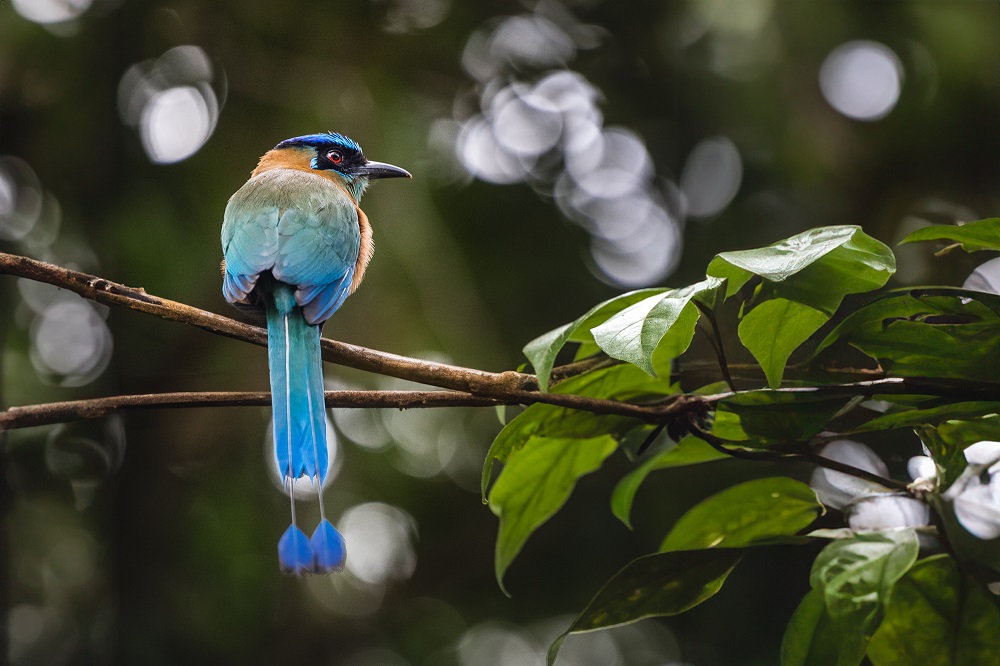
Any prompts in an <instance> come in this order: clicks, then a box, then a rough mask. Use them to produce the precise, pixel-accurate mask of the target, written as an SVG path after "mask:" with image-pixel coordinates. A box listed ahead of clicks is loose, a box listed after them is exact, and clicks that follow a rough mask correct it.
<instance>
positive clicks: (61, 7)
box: [11, 0, 94, 25]
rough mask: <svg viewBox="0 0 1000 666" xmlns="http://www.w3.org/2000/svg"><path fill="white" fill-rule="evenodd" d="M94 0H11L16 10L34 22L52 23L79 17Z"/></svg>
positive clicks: (64, 21)
mask: <svg viewBox="0 0 1000 666" xmlns="http://www.w3.org/2000/svg"><path fill="white" fill-rule="evenodd" d="M93 1H94V0H11V5H13V7H14V11H16V12H17V13H18V14H20V15H21V16H23V17H24V18H26V19H28V20H29V21H32V22H34V23H41V24H43V25H52V24H59V23H66V22H68V21H72V20H74V19H77V18H79V17H80V16H81V15H82V14H83V13H84V12H85V11H87V10H88V9H89V8H90V5H91V4H93Z"/></svg>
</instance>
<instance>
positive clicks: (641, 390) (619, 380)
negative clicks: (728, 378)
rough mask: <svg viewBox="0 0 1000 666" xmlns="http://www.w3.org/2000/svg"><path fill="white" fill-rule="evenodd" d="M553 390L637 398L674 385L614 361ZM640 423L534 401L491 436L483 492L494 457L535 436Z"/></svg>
mask: <svg viewBox="0 0 1000 666" xmlns="http://www.w3.org/2000/svg"><path fill="white" fill-rule="evenodd" d="M553 392H554V393H571V394H575V395H582V396H590V397H600V398H612V399H615V400H633V399H636V398H642V397H648V396H658V395H669V394H671V393H674V392H675V390H674V387H673V386H671V385H670V384H668V383H667V382H665V381H662V380H660V379H656V378H654V377H650V376H649V375H648V374H646V373H645V372H643V371H642V370H640V369H639V368H636V367H635V366H632V365H616V366H612V367H609V368H602V369H600V370H596V371H594V372H589V373H587V374H584V375H580V376H578V377H572V378H570V379H567V380H566V381H563V382H560V383H559V385H558V386H556V387H555V389H554V391H553ZM637 426H639V423H638V422H637V421H636V420H635V419H631V418H628V417H624V416H613V415H607V414H591V413H590V412H585V411H581V410H579V409H569V408H565V407H556V406H554V405H546V404H541V403H538V404H534V405H531V406H530V407H528V408H527V409H526V410H524V411H523V412H521V413H520V414H518V415H517V416H516V417H515V418H514V419H512V420H511V421H510V422H509V423H508V424H507V425H506V426H505V427H504V428H503V430H501V431H500V434H498V435H497V437H496V439H495V440H493V445H492V446H491V447H490V450H489V453H488V454H487V455H486V461H485V463H484V464H483V475H482V495H483V499H484V501H485V498H486V488H487V486H488V485H489V482H490V478H491V476H492V472H493V461H494V460H498V461H500V462H505V461H506V460H507V457H508V456H509V455H510V454H511V452H513V451H516V450H518V449H520V448H521V447H522V446H524V444H525V443H526V442H527V441H528V440H529V439H530V438H531V437H534V436H546V437H568V438H578V439H587V438H590V437H594V436H595V435H598V434H602V433H608V434H612V435H615V436H622V435H624V434H625V433H626V432H628V431H629V430H631V429H633V428H635V427H637Z"/></svg>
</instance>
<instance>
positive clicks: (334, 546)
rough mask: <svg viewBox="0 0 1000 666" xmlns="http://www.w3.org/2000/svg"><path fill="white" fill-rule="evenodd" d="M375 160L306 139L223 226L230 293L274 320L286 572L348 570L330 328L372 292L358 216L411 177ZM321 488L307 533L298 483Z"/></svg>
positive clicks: (259, 178) (285, 145) (329, 141)
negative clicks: (329, 390) (339, 523)
mask: <svg viewBox="0 0 1000 666" xmlns="http://www.w3.org/2000/svg"><path fill="white" fill-rule="evenodd" d="M411 177H412V176H411V175H410V173H409V172H408V171H406V170H405V169H402V168H400V167H397V166H393V165H392V164H386V163H383V162H375V161H372V160H369V159H367V158H366V157H365V155H364V153H363V152H362V150H361V146H359V145H358V143H357V142H356V141H354V140H353V139H350V138H348V137H346V136H344V135H342V134H337V133H334V132H324V133H318V134H307V135H304V136H298V137H294V138H291V139H286V140H284V141H281V142H280V143H278V144H277V145H276V146H275V147H274V148H273V149H271V150H269V151H267V152H266V153H264V155H263V156H262V157H261V158H260V161H259V162H258V164H257V167H256V168H255V169H254V170H253V172H252V173H251V174H250V179H249V180H248V181H247V182H246V183H245V184H244V185H243V186H242V187H240V188H239V189H238V190H237V191H236V192H235V193H234V194H233V195H232V197H230V199H229V202H228V203H227V204H226V210H225V214H224V215H223V222H222V253H223V261H222V274H223V278H222V293H223V296H224V297H225V299H226V300H227V301H228V302H229V303H232V304H234V305H236V306H237V307H241V308H249V309H251V310H255V311H257V312H260V311H261V310H263V312H264V314H265V315H266V319H267V350H268V353H267V355H268V367H269V374H270V383H271V404H272V423H273V425H272V434H273V440H274V454H275V458H276V460H277V463H278V470H279V473H280V475H281V478H282V485H283V488H284V490H285V492H286V493H287V494H288V495H289V498H290V500H291V524H290V525H289V527H288V529H286V530H285V532H284V533H283V534H282V536H281V538H280V539H279V541H278V564H279V568H280V569H281V571H282V572H284V573H288V574H294V575H300V574H302V573H320V574H322V573H329V572H333V571H339V570H342V569H343V568H344V564H345V561H346V556H347V552H346V545H345V543H344V539H343V536H342V535H341V534H340V532H338V531H337V529H336V528H335V527H334V526H333V524H332V523H331V522H330V521H329V520H328V519H327V517H326V512H325V508H324V506H323V485H324V481H325V480H326V477H327V474H328V473H329V465H330V461H329V454H328V450H327V446H326V413H325V404H324V399H323V368H322V360H321V357H320V329H321V328H322V326H323V324H324V323H325V322H326V320H327V319H329V318H330V317H331V316H332V315H333V313H334V312H336V311H337V309H338V308H339V307H340V306H341V304H342V303H343V302H344V299H346V298H347V297H348V296H349V295H350V294H352V293H353V292H354V291H355V290H356V289H357V288H358V285H360V284H361V281H362V279H363V278H364V276H365V269H366V268H367V267H368V262H369V261H370V260H371V258H372V252H373V250H374V245H373V242H372V227H371V225H370V224H369V222H368V217H367V216H366V215H365V213H364V212H363V211H362V210H361V208H360V207H359V205H358V204H359V202H360V201H361V197H362V195H363V194H364V192H365V189H366V188H367V187H368V185H369V183H370V182H371V181H373V180H376V179H380V178H411ZM302 477H308V478H310V479H312V481H313V482H314V484H315V487H316V492H317V497H318V500H319V508H320V521H319V524H318V525H317V527H316V529H315V531H314V532H313V534H312V536H311V537H307V536H306V534H305V532H304V531H303V530H302V529H301V528H300V527H299V525H298V522H297V518H296V513H295V494H294V493H293V492H292V486H293V484H294V482H295V481H296V480H297V479H299V478H302Z"/></svg>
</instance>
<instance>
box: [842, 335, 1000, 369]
mask: <svg viewBox="0 0 1000 666" xmlns="http://www.w3.org/2000/svg"><path fill="white" fill-rule="evenodd" d="M848 341H849V342H850V344H851V345H852V346H854V347H856V348H857V349H859V350H861V351H862V352H864V353H865V354H868V355H869V356H871V357H872V358H875V359H877V360H878V362H879V364H880V365H881V366H882V367H883V368H884V369H885V370H886V371H887V372H889V374H891V375H894V376H900V377H945V378H954V379H969V380H982V381H994V380H996V378H997V377H1000V354H998V353H997V349H1000V324H998V323H996V322H990V323H977V324H930V323H926V322H920V321H907V320H900V321H893V322H891V323H889V324H888V325H887V326H885V327H879V328H877V329H868V330H863V331H858V332H856V333H854V334H853V335H851V336H850V338H849V340H848Z"/></svg>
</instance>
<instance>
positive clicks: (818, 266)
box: [708, 226, 896, 315]
mask: <svg viewBox="0 0 1000 666" xmlns="http://www.w3.org/2000/svg"><path fill="white" fill-rule="evenodd" d="M895 269H896V261H895V257H894V256H893V254H892V251H891V250H890V249H889V248H888V247H886V246H885V245H884V244H883V243H880V242H879V241H877V240H875V239H874V238H872V237H871V236H868V235H867V234H865V233H864V232H863V231H862V230H861V228H860V227H858V226H835V227H820V228H818V229H811V230H809V231H806V232H803V233H801V234H797V235H795V236H792V237H791V238H788V239H786V240H783V241H779V242H777V243H774V244H772V245H769V246H768V247H764V248H759V249H755V250H743V251H739V252H723V253H722V254H719V255H717V256H716V257H715V259H713V260H712V262H711V263H710V264H709V265H708V274H709V275H713V276H716V277H724V278H727V279H728V281H729V283H728V288H727V292H726V294H727V297H728V296H732V295H733V294H735V293H736V292H737V291H738V290H739V289H740V287H742V286H743V285H744V284H746V282H747V281H748V280H749V279H750V278H751V277H753V276H755V275H757V276H760V277H761V278H763V279H764V280H765V281H767V282H768V283H771V285H772V287H774V288H775V289H777V291H776V292H775V293H774V294H772V295H771V296H769V297H778V298H787V299H789V300H794V301H797V302H799V303H803V304H805V305H809V306H811V307H814V308H816V309H818V310H821V311H823V312H825V313H826V314H827V315H832V314H833V312H834V311H835V310H836V308H837V306H838V305H839V304H840V301H841V299H842V298H843V296H844V295H845V294H856V293H863V292H866V291H871V290H873V289H877V288H879V287H881V286H882V285H884V284H885V283H886V281H887V280H888V279H889V276H891V275H892V273H893V272H894V271H895ZM779 285H780V287H779Z"/></svg>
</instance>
